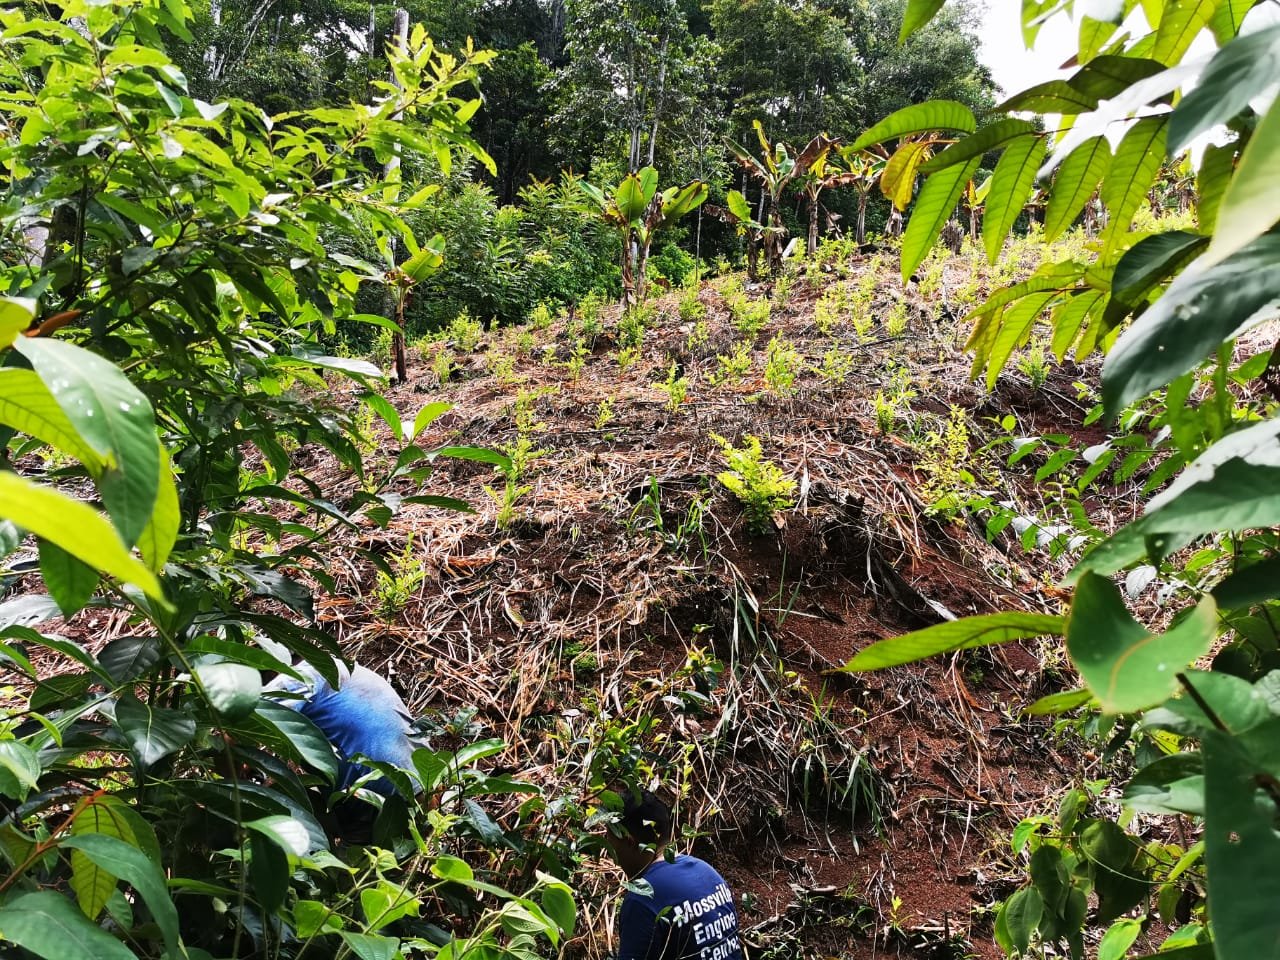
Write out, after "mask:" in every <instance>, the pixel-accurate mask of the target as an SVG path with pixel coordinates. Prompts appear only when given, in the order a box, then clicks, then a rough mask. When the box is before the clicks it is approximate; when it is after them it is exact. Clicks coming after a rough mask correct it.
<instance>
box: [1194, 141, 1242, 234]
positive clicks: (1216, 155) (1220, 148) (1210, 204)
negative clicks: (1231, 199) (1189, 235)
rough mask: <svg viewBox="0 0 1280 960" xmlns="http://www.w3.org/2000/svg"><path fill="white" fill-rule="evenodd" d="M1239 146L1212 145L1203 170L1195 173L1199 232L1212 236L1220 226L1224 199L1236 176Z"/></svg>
mask: <svg viewBox="0 0 1280 960" xmlns="http://www.w3.org/2000/svg"><path fill="white" fill-rule="evenodd" d="M1235 163H1236V145H1235V144H1234V143H1227V144H1215V143H1211V144H1209V146H1207V147H1205V148H1204V156H1203V157H1201V158H1200V169H1199V170H1197V171H1196V218H1197V219H1198V220H1199V221H1200V230H1201V231H1202V232H1203V233H1205V234H1212V233H1213V231H1214V230H1215V229H1217V226H1218V211H1219V210H1220V209H1221V208H1222V197H1223V195H1224V194H1225V193H1226V192H1227V185H1228V184H1229V183H1230V182H1231V177H1232V175H1233V174H1234V173H1235Z"/></svg>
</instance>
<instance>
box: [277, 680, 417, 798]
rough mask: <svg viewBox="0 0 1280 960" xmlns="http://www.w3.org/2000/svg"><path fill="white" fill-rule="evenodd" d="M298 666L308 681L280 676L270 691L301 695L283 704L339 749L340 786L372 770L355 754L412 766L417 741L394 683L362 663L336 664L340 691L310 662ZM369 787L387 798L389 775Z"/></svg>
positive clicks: (388, 793) (402, 765)
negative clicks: (354, 759)
mask: <svg viewBox="0 0 1280 960" xmlns="http://www.w3.org/2000/svg"><path fill="white" fill-rule="evenodd" d="M294 669H295V670H297V671H298V673H300V674H302V675H303V676H304V677H305V678H306V681H305V682H301V681H298V680H295V679H294V678H293V677H289V676H286V675H284V674H281V675H280V676H279V677H277V678H276V679H275V680H274V681H272V682H271V683H270V684H268V685H267V687H266V689H268V690H283V691H286V692H288V693H293V694H298V695H299V696H300V697H301V698H302V699H298V698H295V699H291V700H286V701H284V702H285V703H286V704H287V705H288V706H290V707H292V708H293V709H294V710H297V711H298V712H299V713H301V714H302V715H303V716H304V717H306V718H307V719H308V720H310V721H311V722H312V723H314V724H315V725H316V726H317V727H319V728H320V732H321V733H323V734H324V735H325V737H327V738H328V740H329V742H330V743H332V744H333V746H334V749H335V750H337V751H338V756H339V757H340V758H341V760H342V763H341V764H340V765H339V767H338V782H337V784H336V786H337V788H338V789H339V790H345V789H346V788H347V787H349V786H351V784H353V783H354V782H355V781H356V780H358V779H360V777H362V776H364V775H365V774H366V773H368V772H369V768H368V767H366V766H364V765H363V764H360V763H353V762H351V758H352V757H354V756H356V755H357V754H360V755H363V756H365V757H368V758H369V759H370V760H378V761H381V762H384V763H392V764H395V765H396V766H397V767H404V768H405V769H408V770H412V769H413V751H414V750H415V749H416V748H417V747H418V744H416V743H414V741H413V740H412V739H411V738H410V736H409V731H410V725H411V723H412V719H411V718H410V716H409V708H408V707H406V706H405V703H404V701H403V700H401V699H400V695H399V694H398V693H396V692H395V690H394V689H393V688H392V686H391V684H389V683H387V681H386V680H384V679H383V678H382V677H380V676H378V675H377V674H376V673H374V672H373V671H372V670H370V669H368V668H367V667H362V666H360V665H358V664H357V665H356V668H355V669H354V670H351V671H348V670H347V667H346V665H345V664H343V663H338V687H337V689H335V688H334V687H332V686H331V685H330V684H329V682H328V681H327V680H325V679H324V677H322V676H320V674H319V673H317V672H316V670H315V669H314V668H312V667H311V666H309V665H307V664H298V665H296V666H295V667H294ZM369 786H370V788H371V789H373V790H376V791H377V792H378V793H381V794H385V795H388V796H389V795H390V794H391V793H393V792H394V788H393V787H392V786H391V783H390V781H388V780H387V779H386V778H385V777H383V778H381V779H378V780H375V781H374V782H373V783H371V784H370V785H369Z"/></svg>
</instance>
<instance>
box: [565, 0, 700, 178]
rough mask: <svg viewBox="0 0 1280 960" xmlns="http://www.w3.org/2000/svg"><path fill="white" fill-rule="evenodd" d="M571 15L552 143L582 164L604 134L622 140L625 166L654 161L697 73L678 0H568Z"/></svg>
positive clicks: (634, 167)
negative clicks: (565, 60)
mask: <svg viewBox="0 0 1280 960" xmlns="http://www.w3.org/2000/svg"><path fill="white" fill-rule="evenodd" d="M568 14H569V22H568V27H567V33H566V43H565V51H566V53H567V57H568V59H567V62H566V64H565V65H564V67H563V68H561V69H560V70H559V71H558V72H557V75H556V78H555V81H554V85H553V86H554V89H555V92H556V96H557V100H558V104H559V106H558V109H557V111H556V114H555V118H554V122H555V126H556V129H557V135H556V140H555V142H556V143H557V145H558V146H559V147H560V148H561V150H562V151H563V153H564V154H565V156H566V157H567V158H568V159H570V160H576V161H578V162H580V163H582V162H585V161H587V160H589V159H590V158H591V154H590V153H588V152H586V151H590V150H591V149H592V148H593V147H596V146H598V145H600V143H601V140H602V138H603V139H605V140H608V139H609V138H621V139H622V140H623V142H624V143H625V148H624V157H625V164H626V168H627V170H628V171H631V172H634V171H636V170H639V169H640V168H641V167H642V166H652V165H653V164H654V162H655V160H656V159H657V156H658V144H659V141H660V139H661V138H663V137H664V136H665V135H666V134H667V133H668V132H669V130H670V128H671V127H672V126H674V125H677V124H679V123H680V122H681V118H682V116H683V115H684V111H682V110H681V109H680V108H681V107H682V105H683V104H684V103H686V102H687V101H688V100H690V99H691V93H692V90H691V88H692V87H694V86H695V84H696V81H697V77H698V74H697V71H696V69H694V68H693V62H692V58H691V50H692V36H691V35H690V32H689V24H688V19H687V17H686V15H685V12H684V10H683V9H682V8H681V6H680V4H679V3H678V2H677V0H627V2H624V3H621V4H619V3H615V2H610V0H571V2H570V3H569V6H568Z"/></svg>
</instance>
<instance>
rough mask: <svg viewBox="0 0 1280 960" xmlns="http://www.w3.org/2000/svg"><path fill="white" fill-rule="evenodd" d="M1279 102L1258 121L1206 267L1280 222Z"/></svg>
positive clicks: (1230, 186) (1222, 207)
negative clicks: (1277, 162)
mask: <svg viewBox="0 0 1280 960" xmlns="http://www.w3.org/2000/svg"><path fill="white" fill-rule="evenodd" d="M1277 156H1280V100H1278V101H1276V102H1273V103H1272V104H1271V108H1270V109H1269V110H1268V111H1267V112H1266V114H1265V115H1264V116H1263V117H1262V119H1261V120H1259V121H1258V126H1257V128H1256V129H1255V130H1254V131H1253V136H1252V137H1250V138H1249V143H1248V145H1247V146H1246V147H1245V148H1244V153H1242V154H1241V155H1240V164H1239V166H1237V167H1236V175H1235V176H1234V177H1232V178H1231V182H1230V183H1228V184H1227V189H1226V192H1225V193H1224V194H1223V195H1222V203H1221V205H1220V206H1219V208H1218V222H1217V226H1216V228H1215V229H1214V231H1213V240H1212V241H1211V242H1210V244H1209V249H1208V251H1206V252H1205V255H1204V257H1205V263H1206V264H1213V263H1219V262H1221V261H1222V260H1225V259H1226V258H1227V257H1229V256H1231V255H1232V254H1233V253H1235V252H1236V251H1238V250H1240V249H1242V248H1243V247H1245V246H1247V245H1248V244H1249V243H1250V242H1252V241H1253V240H1256V239H1257V238H1258V237H1260V236H1262V235H1263V234H1264V233H1266V232H1267V231H1268V230H1270V229H1271V228H1272V227H1274V226H1275V225H1276V223H1277V222H1280V168H1277V165H1276V157H1277Z"/></svg>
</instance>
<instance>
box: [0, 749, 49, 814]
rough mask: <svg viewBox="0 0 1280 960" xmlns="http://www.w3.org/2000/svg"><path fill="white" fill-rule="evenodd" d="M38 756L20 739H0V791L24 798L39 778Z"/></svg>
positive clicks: (20, 798) (19, 798) (17, 798)
mask: <svg viewBox="0 0 1280 960" xmlns="http://www.w3.org/2000/svg"><path fill="white" fill-rule="evenodd" d="M40 773H41V769H40V758H39V757H38V756H37V754H36V752H35V751H34V750H33V749H31V747H29V746H27V745H26V744H25V743H23V742H22V741H21V740H0V792H3V793H4V794H5V795H6V796H9V797H12V798H13V799H15V800H26V799H27V794H28V793H30V792H31V791H32V790H34V789H35V788H36V782H37V781H38V780H39V779H40Z"/></svg>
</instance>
